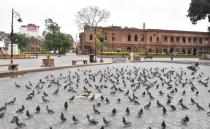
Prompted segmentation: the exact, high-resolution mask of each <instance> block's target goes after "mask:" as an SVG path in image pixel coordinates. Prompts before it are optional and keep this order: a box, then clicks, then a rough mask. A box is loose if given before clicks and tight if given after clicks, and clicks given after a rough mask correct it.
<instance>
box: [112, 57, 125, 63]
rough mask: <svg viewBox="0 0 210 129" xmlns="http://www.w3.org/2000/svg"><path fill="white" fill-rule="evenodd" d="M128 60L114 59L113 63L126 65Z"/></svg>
mask: <svg viewBox="0 0 210 129" xmlns="http://www.w3.org/2000/svg"><path fill="white" fill-rule="evenodd" d="M125 62H126V58H113V63H125Z"/></svg>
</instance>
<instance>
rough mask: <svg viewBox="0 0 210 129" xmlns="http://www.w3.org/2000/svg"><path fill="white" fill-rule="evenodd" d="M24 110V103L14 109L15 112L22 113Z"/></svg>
mask: <svg viewBox="0 0 210 129" xmlns="http://www.w3.org/2000/svg"><path fill="white" fill-rule="evenodd" d="M24 110H25V107H24V105H22V106H21V108H20V109H18V110H17V111H16V113H22V112H23V111H24Z"/></svg>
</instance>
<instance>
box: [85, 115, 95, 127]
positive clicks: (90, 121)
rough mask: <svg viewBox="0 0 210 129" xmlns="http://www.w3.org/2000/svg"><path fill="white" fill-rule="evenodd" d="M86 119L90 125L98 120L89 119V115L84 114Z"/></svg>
mask: <svg viewBox="0 0 210 129" xmlns="http://www.w3.org/2000/svg"><path fill="white" fill-rule="evenodd" d="M86 117H87V119H88V122H89V124H91V125H97V124H98V121H96V120H95V119H91V118H90V116H89V115H87V116H86Z"/></svg>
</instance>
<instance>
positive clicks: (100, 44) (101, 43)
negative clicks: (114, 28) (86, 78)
mask: <svg viewBox="0 0 210 129" xmlns="http://www.w3.org/2000/svg"><path fill="white" fill-rule="evenodd" d="M106 46H107V40H104V35H103V30H102V29H101V28H97V30H96V48H97V49H99V50H100V53H101V54H102V52H103V50H104V48H105V47H106ZM101 61H103V59H102V55H101Z"/></svg>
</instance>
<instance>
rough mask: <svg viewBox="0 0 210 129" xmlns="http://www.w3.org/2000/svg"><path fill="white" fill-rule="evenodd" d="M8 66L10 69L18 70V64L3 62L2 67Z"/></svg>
mask: <svg viewBox="0 0 210 129" xmlns="http://www.w3.org/2000/svg"><path fill="white" fill-rule="evenodd" d="M3 66H8V70H18V64H2V65H0V67H3Z"/></svg>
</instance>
